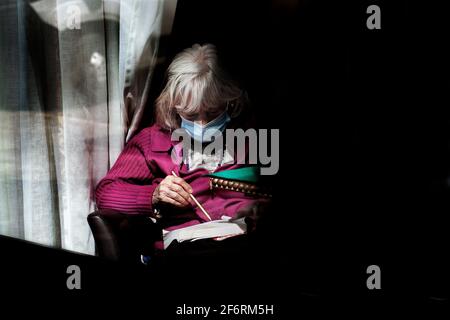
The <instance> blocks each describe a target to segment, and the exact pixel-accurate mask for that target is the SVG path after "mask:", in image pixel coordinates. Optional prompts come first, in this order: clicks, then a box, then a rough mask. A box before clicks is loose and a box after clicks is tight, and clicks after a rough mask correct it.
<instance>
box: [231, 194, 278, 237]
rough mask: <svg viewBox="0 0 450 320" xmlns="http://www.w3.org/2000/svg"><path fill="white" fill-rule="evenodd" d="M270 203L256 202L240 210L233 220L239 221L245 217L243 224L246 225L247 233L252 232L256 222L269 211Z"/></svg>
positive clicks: (266, 201) (264, 201) (265, 201)
mask: <svg viewBox="0 0 450 320" xmlns="http://www.w3.org/2000/svg"><path fill="white" fill-rule="evenodd" d="M270 204H271V203H270V201H268V200H257V201H255V202H253V203H251V204H249V205H247V206H245V207H243V208H241V209H239V211H238V212H237V213H236V216H235V217H234V218H233V219H239V218H243V217H245V223H246V224H247V231H248V232H252V231H255V230H256V226H257V223H258V221H259V220H260V218H261V217H262V216H264V215H265V214H266V212H268V211H269V210H270V208H269V207H270Z"/></svg>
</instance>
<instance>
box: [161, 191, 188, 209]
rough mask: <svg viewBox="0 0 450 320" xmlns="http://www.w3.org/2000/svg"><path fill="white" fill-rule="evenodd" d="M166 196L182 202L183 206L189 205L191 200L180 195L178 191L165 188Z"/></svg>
mask: <svg viewBox="0 0 450 320" xmlns="http://www.w3.org/2000/svg"><path fill="white" fill-rule="evenodd" d="M165 196H166V197H167V198H170V199H172V200H175V201H176V202H178V203H180V204H181V205H182V206H183V207H185V206H188V205H189V202H188V201H186V199H184V198H183V197H182V196H180V195H179V194H178V193H176V192H175V191H172V190H170V189H169V190H165Z"/></svg>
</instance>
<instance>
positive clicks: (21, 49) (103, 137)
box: [0, 0, 176, 254]
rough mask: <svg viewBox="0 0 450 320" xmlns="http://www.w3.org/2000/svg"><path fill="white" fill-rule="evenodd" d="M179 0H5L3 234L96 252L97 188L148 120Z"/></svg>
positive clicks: (0, 149)
mask: <svg viewBox="0 0 450 320" xmlns="http://www.w3.org/2000/svg"><path fill="white" fill-rule="evenodd" d="M174 3H175V5H176V2H174V1H166V2H163V1H162V0H122V1H119V0H38V1H27V0H2V2H1V4H0V234H2V235H7V236H12V237H18V238H22V239H25V240H30V241H34V242H38V243H40V244H45V245H49V246H54V247H59V248H64V249H68V250H73V251H78V252H83V253H90V254H93V253H94V240H93V238H92V235H91V233H90V230H89V226H88V224H87V222H86V217H87V215H88V214H89V213H90V212H92V211H94V210H95V204H94V202H93V190H94V187H95V185H96V184H97V183H98V181H99V180H100V179H101V178H102V177H103V176H104V175H105V174H106V172H107V170H108V169H109V168H110V167H111V166H112V164H113V163H114V161H115V160H116V159H117V156H118V155H119V153H120V151H121V150H122V148H123V146H124V143H125V141H126V138H127V137H130V136H131V135H132V134H133V133H134V130H135V129H136V127H137V125H138V123H139V121H140V117H141V115H142V110H143V108H144V106H145V105H146V103H147V101H146V97H147V95H148V90H149V87H150V83H151V74H152V70H153V68H154V66H155V63H156V57H157V48H158V39H159V36H160V34H161V32H162V29H161V26H164V25H167V20H169V21H170V23H169V25H171V21H172V19H173V14H174V10H175V5H174Z"/></svg>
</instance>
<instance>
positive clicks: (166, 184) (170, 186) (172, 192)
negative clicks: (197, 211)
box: [152, 175, 193, 208]
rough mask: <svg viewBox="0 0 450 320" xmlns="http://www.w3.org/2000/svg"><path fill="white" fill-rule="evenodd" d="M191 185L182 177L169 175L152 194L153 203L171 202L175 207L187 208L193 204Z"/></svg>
mask: <svg viewBox="0 0 450 320" xmlns="http://www.w3.org/2000/svg"><path fill="white" fill-rule="evenodd" d="M192 191H193V190H192V188H191V186H190V185H189V184H188V183H187V182H186V181H184V180H183V179H182V178H179V177H175V176H172V175H168V176H167V177H166V178H165V179H164V180H162V181H161V182H160V184H159V185H158V186H157V187H156V189H155V191H154V192H153V196H152V204H153V205H155V204H160V203H165V204H171V205H173V206H175V207H179V208H185V207H188V206H189V205H191V204H192V200H191V197H190V196H189V194H190V193H192Z"/></svg>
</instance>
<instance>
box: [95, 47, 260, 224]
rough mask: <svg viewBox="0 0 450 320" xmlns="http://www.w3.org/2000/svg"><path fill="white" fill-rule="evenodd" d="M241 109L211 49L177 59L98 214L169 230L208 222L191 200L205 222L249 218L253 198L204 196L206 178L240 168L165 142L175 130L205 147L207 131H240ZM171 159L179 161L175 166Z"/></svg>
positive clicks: (241, 98)
mask: <svg viewBox="0 0 450 320" xmlns="http://www.w3.org/2000/svg"><path fill="white" fill-rule="evenodd" d="M245 109H246V101H245V94H243V92H242V90H241V89H240V88H239V87H237V86H236V84H235V83H234V82H233V81H231V79H229V77H228V75H227V74H226V73H225V72H224V71H223V70H222V69H221V67H220V66H219V64H218V58H217V53H216V49H215V47H214V46H213V45H210V44H207V45H203V46H200V45H194V46H193V47H191V48H188V49H186V50H184V51H183V52H181V53H180V54H178V55H177V56H176V57H175V59H174V60H173V62H172V63H171V65H170V66H169V69H168V81H167V84H166V86H165V88H164V90H163V91H162V93H161V95H160V96H159V98H158V99H157V101H156V108H155V113H156V114H155V119H156V123H155V124H154V125H152V126H151V127H148V128H145V129H143V130H142V131H141V132H140V133H138V134H137V135H136V136H134V137H133V138H132V139H131V140H130V141H129V142H128V143H127V144H126V146H125V148H124V150H123V151H122V153H121V155H120V156H119V158H118V159H117V161H116V162H115V164H114V166H113V167H112V168H111V170H110V171H109V172H108V174H107V175H106V177H104V178H103V179H102V180H101V181H100V182H99V184H98V186H97V188H96V192H95V195H96V202H97V206H98V208H99V209H115V210H118V211H120V212H123V213H128V214H147V215H149V216H151V217H153V218H157V219H158V221H159V222H160V223H161V226H162V227H163V228H164V229H165V230H169V231H170V230H174V229H178V228H182V227H186V226H190V225H194V224H199V223H202V222H205V221H208V220H209V218H208V217H207V216H205V214H204V212H203V211H202V210H201V208H199V206H198V205H196V203H194V202H193V201H192V198H191V196H190V195H191V194H192V195H193V196H194V197H195V198H196V199H197V200H198V202H199V203H200V204H201V205H202V206H203V208H204V209H205V210H206V211H207V212H208V213H209V216H210V218H211V219H212V220H217V219H221V218H222V216H224V215H226V216H229V217H236V216H237V215H246V214H249V213H255V210H254V208H255V203H256V201H258V199H256V198H255V197H250V196H248V195H247V194H245V193H241V192H238V191H234V190H226V189H218V190H211V188H210V181H209V177H207V176H206V174H208V173H211V172H220V171H224V170H230V169H236V168H240V167H241V166H242V165H239V164H236V161H229V159H228V161H225V160H226V156H225V157H224V156H222V155H220V156H216V155H207V156H206V157H205V156H204V155H198V154H196V152H195V151H192V152H190V153H189V155H183V154H180V153H181V152H182V151H183V149H182V148H181V144H182V142H177V141H172V139H171V133H172V132H173V131H174V130H176V129H179V128H182V129H184V130H185V132H187V133H188V134H189V135H190V136H191V138H192V139H193V140H202V139H203V141H202V143H204V142H205V140H207V142H209V140H208V139H207V137H206V138H205V135H204V133H205V130H206V129H215V130H218V131H223V130H224V129H225V128H232V127H234V128H236V127H242V126H240V125H239V124H238V123H239V120H243V114H244V111H245ZM244 122H245V121H244ZM197 151H198V150H197ZM197 153H198V152H197ZM173 154H179V155H180V156H181V157H182V159H183V161H180V162H177V161H174V159H173ZM199 159H200V160H199Z"/></svg>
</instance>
